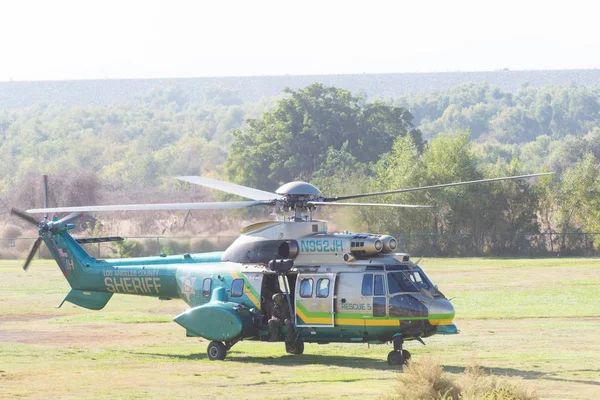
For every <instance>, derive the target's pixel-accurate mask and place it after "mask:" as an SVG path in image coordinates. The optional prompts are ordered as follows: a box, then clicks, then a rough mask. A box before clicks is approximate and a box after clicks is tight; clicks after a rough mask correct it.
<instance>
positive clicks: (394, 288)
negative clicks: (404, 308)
mask: <svg viewBox="0 0 600 400" xmlns="http://www.w3.org/2000/svg"><path fill="white" fill-rule="evenodd" d="M387 278H388V289H389V291H390V294H394V293H399V292H418V291H419V289H418V288H417V287H416V286H415V284H414V283H413V281H412V280H411V279H410V278H409V277H408V274H406V273H405V272H403V271H397V272H388V274H387Z"/></svg>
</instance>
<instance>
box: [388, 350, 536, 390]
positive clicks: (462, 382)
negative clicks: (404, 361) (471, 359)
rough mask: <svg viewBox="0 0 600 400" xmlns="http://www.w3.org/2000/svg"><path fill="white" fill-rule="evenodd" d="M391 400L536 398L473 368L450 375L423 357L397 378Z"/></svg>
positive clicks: (437, 364) (504, 380)
mask: <svg viewBox="0 0 600 400" xmlns="http://www.w3.org/2000/svg"><path fill="white" fill-rule="evenodd" d="M397 383H398V384H397V386H396V387H395V393H393V394H392V395H391V396H389V397H387V399H390V400H391V399H393V400H405V399H406V400H537V399H538V396H537V395H536V394H535V393H534V392H531V391H529V390H526V389H524V388H522V387H521V386H519V385H517V384H514V383H511V382H509V381H508V380H507V379H504V378H500V377H498V376H494V375H489V374H487V373H486V372H485V371H484V370H483V369H482V368H480V367H477V366H473V367H469V368H467V369H466V370H465V372H464V373H462V374H459V375H458V376H454V375H451V374H448V373H445V372H444V369H443V367H442V366H441V365H440V363H439V361H436V360H434V359H433V358H431V357H423V358H421V359H420V360H418V361H414V362H409V364H408V365H407V366H406V367H404V372H403V373H402V374H399V375H398V378H397Z"/></svg>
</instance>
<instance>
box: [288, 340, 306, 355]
mask: <svg viewBox="0 0 600 400" xmlns="http://www.w3.org/2000/svg"><path fill="white" fill-rule="evenodd" d="M285 351H286V352H288V353H289V354H302V353H304V342H285Z"/></svg>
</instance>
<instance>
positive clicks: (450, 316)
mask: <svg viewBox="0 0 600 400" xmlns="http://www.w3.org/2000/svg"><path fill="white" fill-rule="evenodd" d="M296 307H297V308H298V309H299V310H300V311H302V312H303V313H304V315H306V316H307V317H310V318H329V317H331V313H330V312H322V311H308V310H307V309H306V308H304V305H302V303H300V301H298V300H297V301H296ZM334 315H335V318H339V319H353V318H359V319H361V318H369V319H371V320H392V321H400V320H402V321H424V320H429V319H454V313H451V314H431V315H428V316H427V317H387V316H386V317H373V314H363V313H360V314H359V313H356V314H352V313H334ZM298 318H299V317H298Z"/></svg>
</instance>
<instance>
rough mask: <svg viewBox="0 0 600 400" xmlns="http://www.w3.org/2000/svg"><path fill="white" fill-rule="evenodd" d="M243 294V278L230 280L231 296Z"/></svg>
mask: <svg viewBox="0 0 600 400" xmlns="http://www.w3.org/2000/svg"><path fill="white" fill-rule="evenodd" d="M242 294H244V280H243V279H234V280H233V282H231V297H242Z"/></svg>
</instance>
